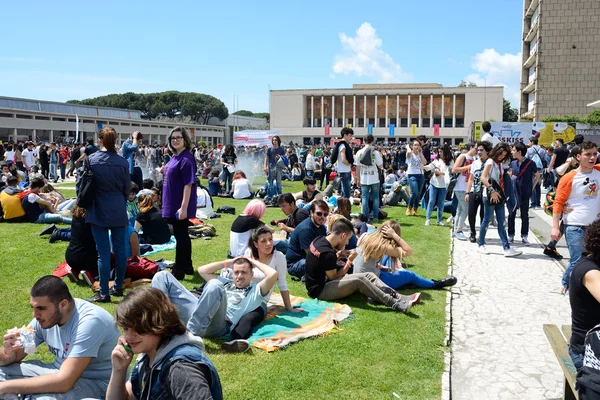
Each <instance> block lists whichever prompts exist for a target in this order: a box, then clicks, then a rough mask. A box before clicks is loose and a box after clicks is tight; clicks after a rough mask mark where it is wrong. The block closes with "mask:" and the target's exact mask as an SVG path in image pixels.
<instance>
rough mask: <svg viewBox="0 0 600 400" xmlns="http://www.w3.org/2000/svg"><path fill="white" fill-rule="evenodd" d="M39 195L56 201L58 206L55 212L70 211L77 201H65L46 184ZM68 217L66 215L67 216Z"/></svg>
mask: <svg viewBox="0 0 600 400" xmlns="http://www.w3.org/2000/svg"><path fill="white" fill-rule="evenodd" d="M40 193H43V194H45V196H44V197H45V198H46V199H58V205H57V206H56V212H58V213H60V212H62V211H71V210H72V209H73V207H74V206H75V204H76V203H77V199H67V198H65V196H64V195H63V194H62V193H61V192H60V191H59V190H56V189H55V188H54V186H52V185H51V184H49V183H47V184H46V185H45V186H44V187H43V188H42V189H41V190H40ZM67 216H68V215H67Z"/></svg>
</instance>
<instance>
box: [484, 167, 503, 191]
mask: <svg viewBox="0 0 600 400" xmlns="http://www.w3.org/2000/svg"><path fill="white" fill-rule="evenodd" d="M488 165H491V166H492V169H490V173H489V174H488V182H489V181H490V179H493V180H495V181H496V182H498V184H500V176H501V175H500V171H501V170H502V164H500V166H498V163H497V162H496V161H494V160H492V159H491V158H488V159H487V160H486V162H485V166H486V167H487V166H488ZM484 169H485V167H484ZM483 197H488V190H487V188H486V187H485V186H484V187H483Z"/></svg>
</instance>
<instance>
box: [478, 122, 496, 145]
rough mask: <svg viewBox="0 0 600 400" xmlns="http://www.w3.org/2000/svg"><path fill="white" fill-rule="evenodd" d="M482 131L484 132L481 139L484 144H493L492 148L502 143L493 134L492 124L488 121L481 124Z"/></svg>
mask: <svg viewBox="0 0 600 400" xmlns="http://www.w3.org/2000/svg"><path fill="white" fill-rule="evenodd" d="M481 129H482V130H483V136H482V137H481V141H482V142H483V141H487V142H490V143H491V144H492V148H493V147H494V146H496V145H497V144H498V143H500V139H498V138H497V137H496V136H494V135H493V134H492V133H491V130H492V124H490V123H489V122H488V121H485V122H484V123H483V124H481Z"/></svg>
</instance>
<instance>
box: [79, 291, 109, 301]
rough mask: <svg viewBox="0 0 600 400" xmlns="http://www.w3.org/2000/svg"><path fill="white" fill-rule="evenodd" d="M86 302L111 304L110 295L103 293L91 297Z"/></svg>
mask: <svg viewBox="0 0 600 400" xmlns="http://www.w3.org/2000/svg"><path fill="white" fill-rule="evenodd" d="M85 300H86V301H89V302H90V303H110V295H109V294H107V295H103V294H101V293H96V295H94V296H93V297H90V298H89V299H85Z"/></svg>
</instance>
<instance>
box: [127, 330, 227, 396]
mask: <svg viewBox="0 0 600 400" xmlns="http://www.w3.org/2000/svg"><path fill="white" fill-rule="evenodd" d="M130 380H131V388H132V392H133V395H134V396H135V397H136V398H137V399H139V400H146V399H158V398H160V399H215V400H220V399H222V398H223V394H222V390H221V381H220V379H219V374H218V373H217V370H216V369H215V367H214V365H213V364H212V362H211V361H210V359H209V358H208V357H207V356H206V354H204V342H203V341H202V339H201V338H199V337H197V336H194V335H192V334H191V333H190V332H186V333H185V334H183V335H179V336H174V337H173V338H171V340H169V341H168V342H166V343H164V344H163V345H162V346H161V347H160V348H159V349H158V351H157V352H156V358H155V359H154V362H153V363H152V365H151V366H150V365H149V358H148V356H147V355H146V354H144V353H140V354H139V355H138V358H137V360H136V363H135V365H134V367H133V370H132V372H131V379H130Z"/></svg>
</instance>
